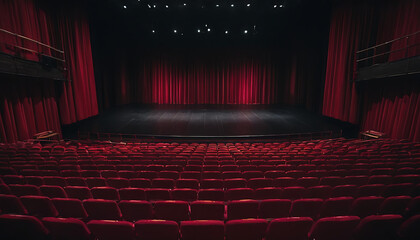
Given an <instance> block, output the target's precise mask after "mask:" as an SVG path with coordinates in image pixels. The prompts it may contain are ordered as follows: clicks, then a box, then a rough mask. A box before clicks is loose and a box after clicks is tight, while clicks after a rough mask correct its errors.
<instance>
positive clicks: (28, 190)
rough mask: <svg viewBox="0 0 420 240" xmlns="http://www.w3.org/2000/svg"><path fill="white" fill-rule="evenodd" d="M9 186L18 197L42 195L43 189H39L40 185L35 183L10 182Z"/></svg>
mask: <svg viewBox="0 0 420 240" xmlns="http://www.w3.org/2000/svg"><path fill="white" fill-rule="evenodd" d="M9 188H10V191H11V192H12V193H13V195H16V196H18V197H20V196H40V195H41V191H39V188H38V186H35V185H29V184H24V185H19V184H10V185H9Z"/></svg>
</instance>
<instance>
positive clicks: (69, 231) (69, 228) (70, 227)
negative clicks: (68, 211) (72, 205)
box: [42, 217, 91, 240]
mask: <svg viewBox="0 0 420 240" xmlns="http://www.w3.org/2000/svg"><path fill="white" fill-rule="evenodd" d="M42 222H43V223H44V226H45V227H46V228H47V229H48V230H49V232H50V236H51V238H52V240H72V239H80V240H90V239H91V235H90V234H91V233H90V230H89V229H88V228H87V226H86V224H85V223H84V222H83V221H81V220H79V219H75V218H54V217H45V218H43V219H42Z"/></svg>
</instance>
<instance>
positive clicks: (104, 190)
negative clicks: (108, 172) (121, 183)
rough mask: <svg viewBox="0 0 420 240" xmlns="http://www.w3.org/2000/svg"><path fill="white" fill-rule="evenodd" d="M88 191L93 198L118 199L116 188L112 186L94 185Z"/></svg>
mask: <svg viewBox="0 0 420 240" xmlns="http://www.w3.org/2000/svg"><path fill="white" fill-rule="evenodd" d="M90 191H91V192H92V196H93V198H95V199H106V200H115V201H118V200H120V195H119V194H118V191H117V189H115V188H113V187H94V188H92V189H91V190H90Z"/></svg>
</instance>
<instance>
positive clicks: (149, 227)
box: [0, 215, 420, 240]
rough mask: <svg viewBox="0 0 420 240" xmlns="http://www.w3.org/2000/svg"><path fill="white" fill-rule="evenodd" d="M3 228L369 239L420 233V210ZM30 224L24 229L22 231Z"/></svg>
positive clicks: (45, 234) (48, 234) (105, 239)
mask: <svg viewBox="0 0 420 240" xmlns="http://www.w3.org/2000/svg"><path fill="white" fill-rule="evenodd" d="M0 228H1V229H3V231H2V236H3V237H5V239H18V240H20V239H35V240H46V239H52V240H62V239H67V240H91V239H98V240H117V239H118V240H151V239H153V240H262V239H265V240H278V239H282V240H315V239H316V240H332V239H340V240H368V239H369V240H370V239H384V240H390V239H401V240H417V239H419V238H420V231H419V229H420V215H416V216H413V217H411V218H409V219H407V220H405V221H404V220H403V218H402V217H401V216H399V215H378V216H368V217H365V218H363V219H360V218H359V217H356V216H340V217H328V218H321V219H319V220H317V221H316V222H314V221H313V220H312V219H311V218H307V217H292V218H278V219H274V220H272V221H270V222H267V221H266V220H264V219H244V220H231V221H228V222H226V223H224V222H223V221H217V220H195V221H183V222H181V223H180V224H178V223H177V222H174V221H168V220H139V221H136V222H135V223H131V222H126V221H105V220H91V221H89V222H88V223H87V224H85V223H84V222H82V221H80V220H78V219H74V218H67V219H64V218H54V217H45V218H43V219H42V220H38V219H37V218H34V217H31V216H24V215H1V216H0ZM22 229H25V231H22Z"/></svg>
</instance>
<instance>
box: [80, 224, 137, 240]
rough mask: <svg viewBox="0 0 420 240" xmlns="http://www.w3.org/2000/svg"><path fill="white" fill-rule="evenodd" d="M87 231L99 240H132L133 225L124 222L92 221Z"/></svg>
mask: <svg viewBox="0 0 420 240" xmlns="http://www.w3.org/2000/svg"><path fill="white" fill-rule="evenodd" d="M87 226H88V228H89V230H90V231H91V232H92V234H93V235H94V236H96V237H97V238H98V239H99V240H114V239H119V240H134V239H135V232H134V224H133V223H130V222H126V221H109V220H92V221H89V222H88V224H87Z"/></svg>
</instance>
